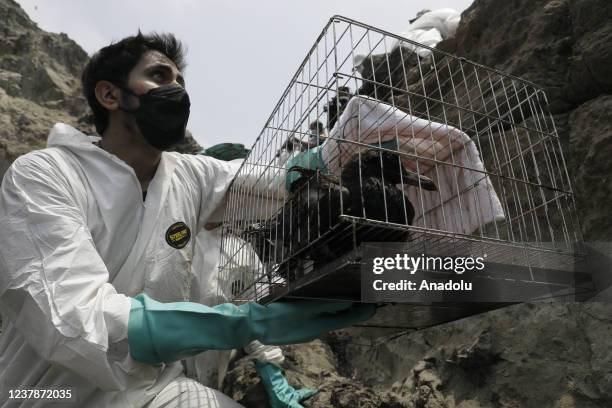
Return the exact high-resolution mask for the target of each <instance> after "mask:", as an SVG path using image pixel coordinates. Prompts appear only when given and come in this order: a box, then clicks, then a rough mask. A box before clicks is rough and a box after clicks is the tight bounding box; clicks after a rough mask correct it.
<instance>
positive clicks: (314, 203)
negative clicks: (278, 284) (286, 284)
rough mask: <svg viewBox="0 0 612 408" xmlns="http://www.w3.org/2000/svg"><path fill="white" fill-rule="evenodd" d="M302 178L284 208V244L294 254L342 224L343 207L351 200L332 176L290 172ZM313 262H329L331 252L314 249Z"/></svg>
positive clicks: (300, 169)
mask: <svg viewBox="0 0 612 408" xmlns="http://www.w3.org/2000/svg"><path fill="white" fill-rule="evenodd" d="M288 171H289V172H291V171H296V172H298V173H300V175H301V177H300V178H299V179H297V180H296V181H294V182H293V183H292V184H291V186H290V188H289V194H290V196H289V198H288V200H287V203H286V204H285V206H284V208H283V216H282V224H283V228H282V231H283V242H284V244H285V246H286V247H289V252H290V253H292V254H294V253H296V252H297V251H300V250H302V249H303V248H305V247H306V246H307V245H308V244H309V243H312V242H313V241H314V240H316V239H317V238H319V237H320V236H322V235H323V234H325V233H326V232H327V231H329V230H330V229H331V228H332V227H333V226H334V225H336V224H337V223H338V217H339V216H340V214H341V213H342V204H341V203H347V202H348V200H349V191H348V190H347V189H346V187H342V186H340V181H339V180H338V179H337V178H336V177H334V176H333V175H331V174H324V173H322V172H321V171H319V170H311V169H306V168H303V167H299V166H293V167H291V168H290V169H289V170H288ZM313 250H314V251H315V252H312V251H310V252H309V253H308V254H305V255H308V257H309V258H311V259H317V258H321V257H323V258H327V257H328V255H329V254H330V251H329V250H328V248H326V247H325V246H322V247H320V248H313Z"/></svg>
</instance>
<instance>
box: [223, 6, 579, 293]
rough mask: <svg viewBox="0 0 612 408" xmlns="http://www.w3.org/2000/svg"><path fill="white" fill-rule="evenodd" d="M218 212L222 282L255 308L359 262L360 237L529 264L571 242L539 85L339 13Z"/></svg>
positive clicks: (573, 222) (565, 192)
mask: <svg viewBox="0 0 612 408" xmlns="http://www.w3.org/2000/svg"><path fill="white" fill-rule="evenodd" d="M225 220H226V222H225V225H224V232H223V235H224V239H223V243H222V248H221V253H222V257H221V263H220V280H221V285H220V288H221V289H220V290H221V291H223V293H224V295H225V296H228V297H230V298H231V299H234V300H241V299H242V300H258V301H264V302H265V301H269V300H272V299H275V298H278V297H281V296H284V295H287V294H290V293H292V291H295V290H297V289H299V287H300V284H298V282H300V280H303V277H304V276H308V275H311V276H315V275H317V274H318V276H321V274H322V273H323V274H328V273H331V272H332V271H334V270H338V268H337V267H330V265H336V266H337V265H338V264H339V262H340V260H342V262H344V264H346V263H355V262H358V260H359V259H358V255H355V252H354V251H355V250H356V249H357V248H359V247H360V246H361V244H362V243H364V242H406V243H412V244H413V245H414V246H415V248H416V249H415V250H418V251H419V252H421V251H425V250H427V248H432V247H433V246H436V245H437V246H439V247H449V246H452V247H454V248H456V247H457V246H458V245H460V244H461V243H464V244H465V243H476V244H478V245H481V246H483V245H484V246H485V247H486V249H487V251H488V252H489V259H490V260H495V261H496V262H500V263H504V262H505V263H508V262H509V263H512V262H515V263H517V262H518V263H520V264H521V265H523V266H524V267H526V268H528V269H529V268H531V267H532V266H534V265H535V264H537V262H538V259H544V258H546V259H550V258H551V257H552V258H555V259H557V260H559V261H558V263H559V265H560V267H563V265H565V264H566V265H565V266H567V267H568V268H571V267H572V266H571V265H570V264H571V261H570V260H568V259H569V258H567V259H566V258H564V255H572V256H573V255H574V254H576V253H577V252H580V244H579V243H580V242H581V237H580V233H579V231H580V229H579V226H578V222H577V219H576V215H575V203H574V198H573V194H572V189H571V186H570V181H569V176H568V173H567V169H566V165H565V162H564V159H563V155H562V152H561V145H560V140H559V137H558V135H557V131H556V129H555V124H554V122H553V120H552V118H551V115H550V114H549V113H548V111H547V100H546V95H545V93H544V92H543V91H542V89H540V88H539V87H537V86H536V85H534V84H532V83H530V82H527V81H524V80H522V79H520V78H517V77H514V76H511V75H507V74H504V73H502V72H499V71H497V70H495V69H491V68H487V67H484V66H482V65H479V64H476V63H473V62H470V61H468V60H466V59H464V58H459V57H456V56H453V55H450V54H448V53H445V52H443V51H440V50H438V49H432V48H428V47H426V46H424V45H421V44H418V43H415V42H412V41H409V40H406V39H404V38H402V37H399V36H397V35H394V34H391V33H388V32H385V31H383V30H379V29H376V28H374V27H371V26H368V25H366V24H362V23H360V22H357V21H353V20H351V19H348V18H345V17H340V16H334V17H333V18H331V19H330V21H329V23H328V24H327V25H326V26H325V28H324V29H323V32H322V33H321V35H320V36H319V37H318V38H317V40H316V42H315V44H314V45H313V47H312V48H311V49H310V51H309V52H308V54H307V56H306V58H305V59H304V61H303V62H302V64H301V65H300V67H299V68H298V70H297V72H296V73H295V75H294V76H293V78H292V79H291V81H290V83H289V85H288V86H287V88H286V90H285V92H284V93H283V95H282V97H281V98H280V100H279V102H278V104H277V105H276V107H275V108H274V110H273V112H272V114H271V115H270V118H269V119H268V121H267V122H266V124H265V126H264V128H263V130H262V132H261V134H260V135H259V137H258V138H257V140H256V141H255V143H254V144H253V147H252V149H251V152H250V154H249V156H248V157H247V158H246V160H245V162H244V164H243V165H242V167H241V168H240V170H239V172H238V174H237V175H236V178H235V179H234V181H233V184H232V186H231V188H230V193H229V198H228V205H227V207H226V213H225ZM321 271H324V272H321ZM346 278H347V277H346V276H344V277H343V278H342V279H343V280H337V281H335V282H332V283H329V282H331V281H328V283H329V284H333V285H337V286H338V287H341V286H342V285H343V284H344V283H343V282H346ZM524 279H527V280H530V279H531V280H534V281H536V280H537V277H536V276H535V275H534V274H533V273H531V274H528V276H527V278H524ZM330 296H331V297H334V295H333V293H332V294H331V295H330Z"/></svg>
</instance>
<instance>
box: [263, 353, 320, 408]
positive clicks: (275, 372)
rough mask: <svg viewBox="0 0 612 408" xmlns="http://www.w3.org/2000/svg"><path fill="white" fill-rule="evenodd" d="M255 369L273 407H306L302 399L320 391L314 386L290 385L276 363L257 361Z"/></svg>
mask: <svg viewBox="0 0 612 408" xmlns="http://www.w3.org/2000/svg"><path fill="white" fill-rule="evenodd" d="M255 369H256V370H257V374H259V377H260V378H261V381H262V382H263V385H264V388H265V389H266V392H267V393H268V398H269V400H270V406H271V407H272V408H304V407H303V406H302V404H300V401H302V400H305V399H306V398H309V397H311V396H313V395H314V394H316V393H317V392H318V391H317V390H315V389H312V388H301V389H299V390H296V389H295V388H293V387H292V386H291V385H289V383H288V382H287V379H286V378H285V377H284V376H283V373H282V371H281V369H280V367H278V366H277V365H275V364H272V363H261V362H259V361H257V362H256V363H255Z"/></svg>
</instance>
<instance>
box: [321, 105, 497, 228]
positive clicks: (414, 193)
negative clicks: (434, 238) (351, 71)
mask: <svg viewBox="0 0 612 408" xmlns="http://www.w3.org/2000/svg"><path fill="white" fill-rule="evenodd" d="M393 141H395V142H396V143H397V146H399V151H401V152H403V153H407V154H410V156H406V155H403V156H401V160H402V164H403V165H404V166H405V167H406V168H408V169H410V170H412V171H416V172H418V173H419V174H422V175H425V176H427V177H429V178H431V179H432V180H433V181H434V182H435V183H436V185H437V186H438V191H425V190H422V189H418V188H416V187H412V186H405V187H404V189H405V192H406V195H407V197H408V199H409V200H410V202H411V203H412V205H413V206H414V207H415V211H416V217H415V219H414V221H413V225H416V226H420V227H425V228H429V229H436V230H441V231H446V232H455V233H461V234H471V233H474V232H475V231H476V230H477V229H478V228H480V226H482V225H485V224H487V223H490V222H492V221H494V220H495V221H501V220H502V219H504V211H503V208H502V205H501V202H500V200H499V197H498V196H497V193H496V192H495V189H494V188H493V185H492V184H491V180H490V179H489V177H488V176H487V175H486V174H485V173H484V171H485V168H484V164H483V162H482V159H481V157H480V154H479V152H478V149H477V148H476V144H475V143H474V141H473V140H472V139H471V138H470V137H469V136H468V135H467V134H466V133H463V132H461V131H460V130H459V129H457V128H455V127H452V126H449V125H445V124H442V123H437V122H432V121H429V120H426V119H422V118H418V117H416V116H413V115H410V114H408V113H406V112H404V111H402V110H400V109H398V108H396V107H394V106H391V105H389V104H386V103H383V102H381V101H378V100H376V99H372V98H368V97H364V96H357V97H353V98H352V99H351V100H350V102H349V103H348V105H347V107H346V109H345V111H344V112H343V113H342V115H341V116H340V119H339V120H338V122H337V123H336V125H335V126H334V128H333V129H332V130H331V132H330V137H329V139H328V140H327V141H326V142H325V143H324V144H323V145H322V151H321V156H322V159H323V161H324V162H325V163H326V164H327V167H328V169H329V170H330V171H332V172H333V173H335V174H337V175H340V174H341V167H342V165H343V164H346V163H347V162H348V161H349V160H350V159H351V158H352V157H353V156H354V155H356V154H358V153H359V151H360V150H364V149H368V148H370V146H369V145H372V144H378V143H384V142H393ZM383 147H384V145H383ZM394 149H395V148H394Z"/></svg>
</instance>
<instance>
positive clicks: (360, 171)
mask: <svg viewBox="0 0 612 408" xmlns="http://www.w3.org/2000/svg"><path fill="white" fill-rule="evenodd" d="M402 183H403V184H408V185H414V186H417V187H420V188H423V189H425V190H429V191H433V190H437V187H436V185H435V184H434V182H433V181H432V180H431V179H429V178H428V177H425V176H421V175H419V174H417V173H415V172H412V171H409V170H407V169H406V168H405V167H404V166H403V165H402V163H401V161H400V159H399V157H398V156H397V155H395V154H393V153H390V152H387V151H378V150H376V149H370V150H366V151H365V152H362V153H361V154H360V155H356V156H355V157H353V158H352V160H351V161H350V162H348V163H347V165H346V166H345V167H344V168H343V170H342V184H343V185H344V186H346V188H348V190H349V196H350V207H349V208H348V209H347V211H346V213H347V214H348V215H352V216H355V217H363V218H367V219H370V220H377V221H385V222H389V223H394V224H402V225H411V224H412V221H413V220H414V216H415V210H414V207H413V205H412V203H411V202H410V201H408V199H407V198H406V197H405V195H404V192H403V191H402V189H401V188H398V187H397V185H398V184H402ZM407 236H408V233H407V232H406V231H404V230H402V229H395V230H394V229H389V228H385V227H380V228H378V227H375V228H371V229H366V230H365V231H364V233H363V234H362V235H361V236H360V237H357V240H358V241H364V240H368V241H388V242H393V241H402V240H405V239H406V238H407Z"/></svg>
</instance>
